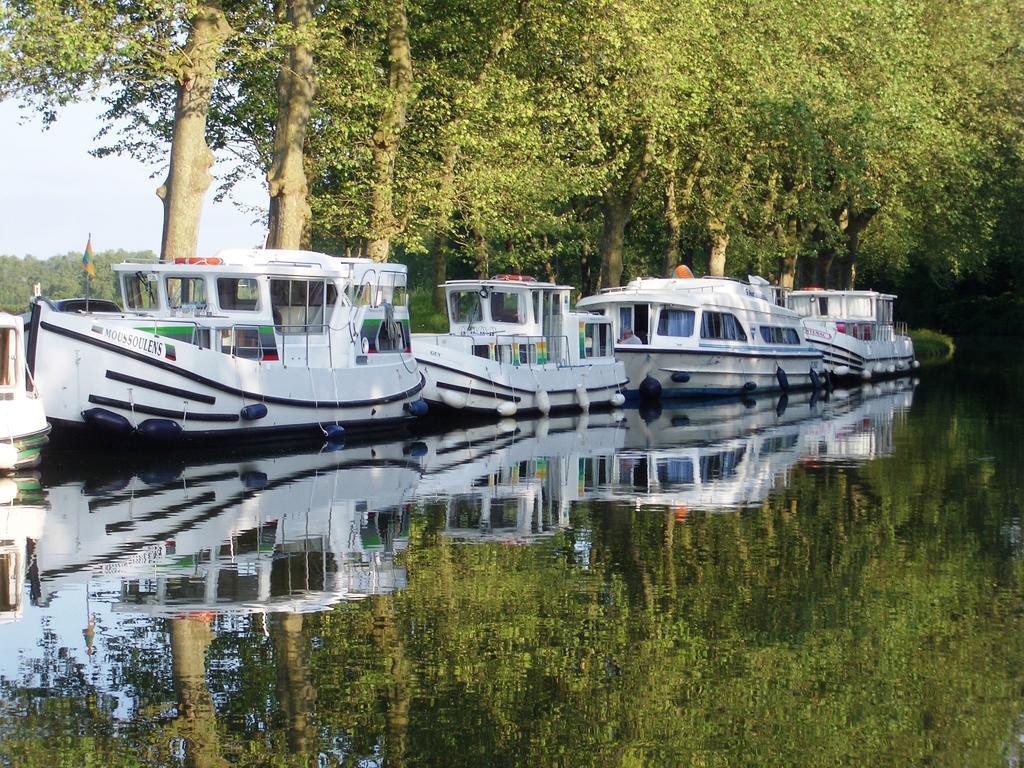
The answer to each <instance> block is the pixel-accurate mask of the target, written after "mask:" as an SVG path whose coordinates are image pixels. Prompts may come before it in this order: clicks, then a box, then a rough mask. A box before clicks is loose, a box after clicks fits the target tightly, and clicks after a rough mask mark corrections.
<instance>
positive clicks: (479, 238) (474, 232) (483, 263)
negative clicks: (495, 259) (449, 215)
mask: <svg viewBox="0 0 1024 768" xmlns="http://www.w3.org/2000/svg"><path fill="white" fill-rule="evenodd" d="M469 236H470V239H471V240H472V242H473V260H474V261H475V262H476V276H477V277H478V278H480V279H481V280H484V279H486V278H487V277H488V272H489V271H490V257H489V254H488V252H487V239H486V238H485V237H484V235H483V233H482V232H481V231H480V230H479V229H478V228H477V227H475V226H474V227H471V228H470V230H469Z"/></svg>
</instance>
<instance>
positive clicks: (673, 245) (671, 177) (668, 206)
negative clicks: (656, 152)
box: [661, 146, 681, 277]
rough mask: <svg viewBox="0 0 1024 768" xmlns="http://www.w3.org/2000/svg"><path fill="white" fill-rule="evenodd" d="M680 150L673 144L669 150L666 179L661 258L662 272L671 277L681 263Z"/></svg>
mask: <svg viewBox="0 0 1024 768" xmlns="http://www.w3.org/2000/svg"><path fill="white" fill-rule="evenodd" d="M677 156H678V150H677V149H676V148H675V147H674V146H673V147H672V149H671V150H670V151H669V155H668V159H667V161H666V166H667V168H668V170H667V171H666V174H667V175H666V181H665V254H664V256H663V257H662V260H661V274H662V276H663V277H671V276H672V273H673V272H674V271H675V268H676V266H678V264H679V240H680V231H681V225H680V222H679V201H678V200H676V158H677Z"/></svg>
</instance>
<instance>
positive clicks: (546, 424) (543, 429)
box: [533, 416, 551, 437]
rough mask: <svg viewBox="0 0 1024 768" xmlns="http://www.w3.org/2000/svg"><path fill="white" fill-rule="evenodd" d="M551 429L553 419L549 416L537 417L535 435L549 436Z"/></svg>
mask: <svg viewBox="0 0 1024 768" xmlns="http://www.w3.org/2000/svg"><path fill="white" fill-rule="evenodd" d="M550 429H551V420H550V419H549V418H548V417H547V416H542V417H541V418H539V419H537V428H536V429H535V430H534V432H533V435H534V437H547V436H548V430H550Z"/></svg>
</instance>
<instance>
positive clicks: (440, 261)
mask: <svg viewBox="0 0 1024 768" xmlns="http://www.w3.org/2000/svg"><path fill="white" fill-rule="evenodd" d="M447 279H448V240H447V238H446V237H444V236H443V235H442V234H441V232H440V231H439V232H438V233H437V237H436V238H435V239H434V309H436V310H438V311H440V312H447V307H446V306H445V303H444V288H443V287H442V285H443V283H444V281H445V280H447Z"/></svg>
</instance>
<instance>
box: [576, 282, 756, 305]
mask: <svg viewBox="0 0 1024 768" xmlns="http://www.w3.org/2000/svg"><path fill="white" fill-rule="evenodd" d="M775 289H776V288H775V286H772V285H770V284H769V283H768V282H767V281H764V282H763V283H747V282H743V281H741V280H736V279H733V278H730V277H685V278H676V277H638V278H635V279H633V280H630V281H629V283H628V284H627V285H623V286H619V287H617V288H602V289H601V291H600V292H598V293H597V294H594V295H592V296H588V297H586V298H584V299H581V300H580V303H581V304H583V303H587V304H602V303H604V302H632V301H636V297H637V296H638V295H640V294H665V293H668V294H684V295H685V294H712V293H718V294H731V295H735V296H747V297H750V298H756V299H761V300H763V301H768V300H769V299H768V297H767V295H766V294H765V291H772V290H775ZM693 301H698V302H699V301H701V299H700V298H699V297H698V296H693Z"/></svg>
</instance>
